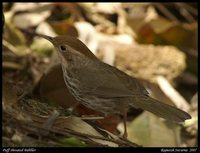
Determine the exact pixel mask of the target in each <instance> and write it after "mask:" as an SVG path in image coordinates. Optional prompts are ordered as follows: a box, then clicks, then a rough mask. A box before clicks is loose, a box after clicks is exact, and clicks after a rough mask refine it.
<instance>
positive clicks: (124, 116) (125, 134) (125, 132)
mask: <svg viewBox="0 0 200 153" xmlns="http://www.w3.org/2000/svg"><path fill="white" fill-rule="evenodd" d="M126 119H127V111H126V110H124V114H123V120H124V134H123V138H124V139H127V136H128V134H127V129H126Z"/></svg>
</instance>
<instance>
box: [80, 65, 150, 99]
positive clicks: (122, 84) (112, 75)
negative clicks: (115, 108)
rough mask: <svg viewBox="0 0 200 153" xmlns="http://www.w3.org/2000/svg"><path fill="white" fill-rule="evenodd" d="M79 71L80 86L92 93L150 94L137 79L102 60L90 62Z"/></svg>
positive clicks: (113, 94) (121, 95)
mask: <svg viewBox="0 0 200 153" xmlns="http://www.w3.org/2000/svg"><path fill="white" fill-rule="evenodd" d="M91 65H93V66H91ZM79 73H80V74H79V75H78V76H81V77H80V78H79V80H80V87H81V88H82V91H84V93H87V94H90V95H96V96H99V97H104V98H111V97H130V96H134V95H141V94H142V95H143V94H148V93H147V91H146V90H145V88H144V87H143V86H142V85H140V84H139V83H138V82H137V80H135V79H134V78H132V77H130V76H128V75H127V74H125V73H124V72H122V71H120V70H118V69H116V68H114V67H112V66H109V65H108V64H105V63H102V62H93V63H92V64H91V63H90V66H84V67H83V68H81V70H80V71H79Z"/></svg>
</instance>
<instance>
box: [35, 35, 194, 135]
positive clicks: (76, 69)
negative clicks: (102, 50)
mask: <svg viewBox="0 0 200 153" xmlns="http://www.w3.org/2000/svg"><path fill="white" fill-rule="evenodd" d="M38 36H41V37H43V38H45V39H47V40H49V41H50V42H51V43H52V44H53V45H54V47H55V48H56V50H57V52H58V55H59V57H60V62H61V66H62V70H63V77H64V80H65V84H66V86H67V88H68V89H69V91H70V93H71V94H72V95H73V96H74V97H75V98H76V100H77V101H78V102H80V103H81V104H83V105H85V106H87V107H89V108H92V109H94V110H97V111H99V112H102V113H104V114H105V115H107V114H122V115H123V116H124V125H125V133H124V137H126V136H127V133H126V114H127V111H128V108H129V107H136V108H141V109H144V110H147V111H149V112H152V113H154V114H156V115H158V116H160V117H162V118H165V119H168V120H171V121H175V122H183V121H185V120H186V119H190V118H191V116H190V115H189V114H187V113H186V112H184V111H182V110H180V109H178V108H175V107H173V106H170V105H167V104H164V103H162V102H159V101H158V100H155V99H153V98H151V97H149V95H148V92H147V91H146V89H145V88H144V87H143V86H142V85H141V84H140V83H139V82H138V81H137V80H136V79H135V78H133V77H130V76H129V75H127V74H125V73H124V72H122V71H120V70H118V69H117V68H115V67H113V66H110V65H108V64H105V63H103V62H101V61H100V60H98V59H97V58H96V57H95V55H94V54H93V53H92V52H91V51H90V50H89V49H88V48H87V46H85V45H84V44H83V43H82V42H81V41H80V40H78V39H76V38H74V37H68V36H58V37H55V38H52V37H49V36H44V35H38Z"/></svg>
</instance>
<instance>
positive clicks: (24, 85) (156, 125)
mask: <svg viewBox="0 0 200 153" xmlns="http://www.w3.org/2000/svg"><path fill="white" fill-rule="evenodd" d="M197 12H198V8H197V3H3V11H2V22H3V37H2V44H3V47H2V54H3V64H2V66H3V73H2V76H3V121H2V122H3V125H2V126H3V146H4V147H11V146H27V147H40V146H43V147H45V146H56V147H72V146H76V147H91V146H92V147H95V146H110V147H120V146H134V145H135V146H137V145H136V144H138V145H142V146H144V147H195V146H197V142H198V140H197V130H198V124H197V123H198V116H197V112H198V108H197V106H198V104H197V102H198V89H197V85H198V79H197V73H198V72H197V68H198V65H197V58H198V50H197V42H198V36H197V33H198V13H197ZM30 31H31V32H37V33H40V34H45V35H49V36H57V35H70V36H74V37H77V38H78V39H80V40H81V41H82V42H84V43H85V44H86V45H87V46H88V48H89V49H90V50H91V51H92V52H93V53H94V54H95V55H96V56H97V57H98V58H99V59H100V60H102V61H103V62H105V63H108V64H110V65H112V66H115V67H117V68H118V69H120V70H122V71H124V72H125V73H127V74H129V75H131V76H134V77H136V78H137V79H138V80H139V81H140V82H141V83H142V84H143V85H144V86H145V87H146V89H147V90H148V91H149V93H150V94H151V96H152V97H154V98H156V99H158V100H160V101H162V102H164V103H167V104H169V105H172V106H175V107H177V108H180V109H182V110H184V111H186V112H188V113H189V114H190V115H191V116H192V119H190V120H187V121H186V122H185V123H183V124H176V123H172V122H170V121H166V120H163V119H161V118H159V117H157V116H154V115H153V114H151V113H149V112H146V111H143V110H139V109H130V110H129V112H128V121H127V122H128V123H127V126H128V140H127V141H122V140H120V138H119V137H118V135H119V136H120V135H122V133H123V124H122V118H121V117H120V116H117V115H112V116H108V117H106V118H104V119H97V118H98V117H97V116H98V115H99V113H98V112H96V111H94V110H90V109H88V108H86V107H84V106H82V105H79V106H78V107H77V108H76V109H75V112H76V114H77V115H76V116H70V115H69V114H70V108H71V107H72V106H74V104H75V103H76V100H75V99H74V98H73V97H71V96H70V95H68V94H67V92H66V89H65V87H64V82H63V78H62V71H61V68H60V64H59V60H58V59H57V54H56V53H55V51H54V49H53V46H52V45H51V44H50V43H49V42H48V41H46V40H44V39H43V38H38V37H34V36H33V35H31V34H30V33H29V32H30ZM55 110H56V112H57V113H59V114H60V116H59V117H58V119H57V120H56V122H55V123H52V124H53V125H51V126H50V125H48V126H46V125H44V123H45V121H47V120H51V119H52V118H53V117H55V116H56V112H55ZM91 115H95V116H91ZM84 116H85V117H84ZM44 127H45V128H47V127H48V129H49V132H44ZM135 143H136V144H135Z"/></svg>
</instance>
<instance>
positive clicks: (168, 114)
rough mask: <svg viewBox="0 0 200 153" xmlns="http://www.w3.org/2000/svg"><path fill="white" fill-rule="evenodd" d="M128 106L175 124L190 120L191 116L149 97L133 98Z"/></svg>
mask: <svg viewBox="0 0 200 153" xmlns="http://www.w3.org/2000/svg"><path fill="white" fill-rule="evenodd" d="M129 105H130V106H132V107H135V108H141V109H144V110H146V111H149V112H151V113H153V114H155V115H157V116H159V117H162V118H165V119H168V120H171V121H175V122H184V121H185V120H187V119H190V118H191V116H190V115H189V114H188V113H186V112H184V111H182V110H180V109H178V108H175V107H173V106H170V105H168V104H165V103H162V102H160V101H158V100H156V99H153V98H151V97H149V96H141V97H139V98H134V99H132V100H131V102H130V103H129Z"/></svg>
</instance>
